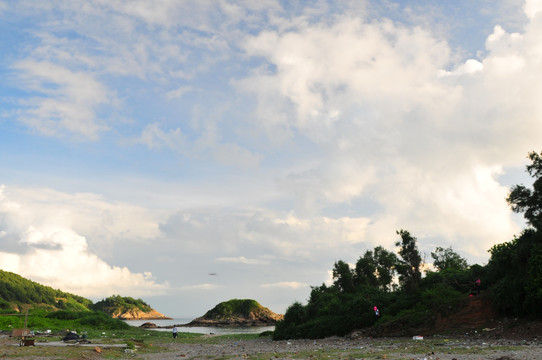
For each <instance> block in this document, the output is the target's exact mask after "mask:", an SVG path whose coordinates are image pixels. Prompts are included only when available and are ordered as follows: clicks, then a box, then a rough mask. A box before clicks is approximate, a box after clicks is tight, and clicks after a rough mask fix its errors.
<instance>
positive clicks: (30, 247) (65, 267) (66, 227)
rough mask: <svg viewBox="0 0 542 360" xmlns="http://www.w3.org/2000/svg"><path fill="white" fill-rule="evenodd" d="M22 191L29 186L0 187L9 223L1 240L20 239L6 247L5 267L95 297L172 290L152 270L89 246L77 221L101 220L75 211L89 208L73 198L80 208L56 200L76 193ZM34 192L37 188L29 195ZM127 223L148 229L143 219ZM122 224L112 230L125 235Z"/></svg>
mask: <svg viewBox="0 0 542 360" xmlns="http://www.w3.org/2000/svg"><path fill="white" fill-rule="evenodd" d="M21 193H24V189H17V190H15V191H13V192H11V191H10V189H9V188H8V187H6V186H2V187H0V215H1V216H2V218H3V219H4V224H3V225H4V227H5V230H4V231H3V234H2V237H1V238H0V239H7V238H12V239H15V241H16V242H17V246H16V247H14V248H13V249H12V251H6V250H7V249H6V247H4V251H2V252H0V264H1V267H2V269H3V270H6V271H11V272H15V273H17V274H19V275H21V276H24V277H27V278H30V279H32V280H34V281H37V282H40V283H42V284H45V285H49V286H52V287H54V288H57V289H61V290H63V291H68V292H72V293H75V294H78V295H81V296H87V297H92V298H98V297H106V296H110V295H111V294H118V293H122V294H125V295H127V296H128V295H130V296H151V295H159V294H162V293H165V292H166V291H167V290H168V288H169V286H168V284H167V283H158V282H156V280H155V279H154V278H153V276H152V274H151V273H150V272H143V273H134V272H132V271H130V269H128V268H127V267H126V266H114V265H109V264H108V263H107V262H105V261H104V260H103V259H101V258H100V257H99V256H98V255H96V254H95V253H93V252H92V251H90V250H89V248H88V241H87V239H86V238H85V237H84V236H82V235H80V234H79V233H77V232H76V231H74V230H73V229H74V228H78V224H77V223H78V222H79V221H81V220H82V221H84V222H87V221H88V222H90V223H92V222H93V220H96V219H95V216H94V217H93V216H90V217H89V218H87V219H84V220H83V219H80V218H79V217H78V216H77V215H75V213H76V212H77V211H78V210H83V209H84V204H83V203H78V202H77V201H76V200H74V199H71V201H72V202H75V203H77V206H73V204H72V206H70V205H68V204H64V205H62V206H59V207H57V206H55V201H57V202H62V201H63V200H70V199H69V198H70V197H69V196H68V195H66V194H60V193H56V194H55V195H61V196H60V198H59V197H57V198H46V196H45V194H43V193H42V195H41V196H37V197H36V198H32V197H26V196H18V194H21ZM30 193H33V191H32V190H30V191H29V192H28V193H27V194H26V195H29V194H30ZM51 194H52V192H50V191H49V195H51ZM88 204H89V203H87V205H88ZM102 206H103V204H102ZM112 208H114V207H112ZM127 208H128V207H127ZM97 210H99V209H98V208H97V207H95V208H94V209H93V210H90V211H88V209H87V211H88V212H90V213H92V212H97ZM110 210H113V209H110ZM112 212H114V211H112ZM124 215H125V216H129V214H124ZM93 218H94V219H93ZM125 221H126V225H128V224H127V223H128V222H129V223H130V224H131V225H133V226H136V227H139V229H140V230H142V231H144V232H145V225H142V226H138V225H137V218H132V219H130V220H128V219H126V220H125ZM121 223H122V222H121ZM94 225H97V224H94ZM117 226H118V227H116V226H115V225H114V224H111V223H110V227H109V229H110V230H111V231H113V232H115V233H116V234H117V235H119V234H120V233H122V232H123V231H124V227H123V225H117ZM82 228H84V226H83V227H82ZM87 229H88V228H87ZM117 231H118V232H117ZM147 233H149V231H147Z"/></svg>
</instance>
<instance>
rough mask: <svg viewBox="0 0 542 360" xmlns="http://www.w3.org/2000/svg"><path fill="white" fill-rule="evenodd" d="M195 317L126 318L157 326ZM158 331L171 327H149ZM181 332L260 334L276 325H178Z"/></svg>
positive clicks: (185, 321) (137, 322)
mask: <svg viewBox="0 0 542 360" xmlns="http://www.w3.org/2000/svg"><path fill="white" fill-rule="evenodd" d="M194 319H195V317H176V318H173V319H164V320H124V322H126V323H127V324H128V325H130V326H136V327H138V326H141V325H143V324H144V323H146V322H150V323H153V324H156V326H173V325H181V324H188V323H189V322H190V321H192V320H194ZM149 330H156V331H171V329H149ZM178 330H179V332H189V333H199V334H216V335H226V334H259V333H261V332H264V331H273V330H275V327H274V326H248V327H214V326H205V327H203V326H196V327H178Z"/></svg>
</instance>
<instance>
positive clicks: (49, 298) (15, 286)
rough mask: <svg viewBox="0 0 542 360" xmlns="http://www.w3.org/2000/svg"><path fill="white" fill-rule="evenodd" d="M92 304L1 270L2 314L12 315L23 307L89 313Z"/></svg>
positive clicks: (0, 306) (78, 297) (0, 294)
mask: <svg viewBox="0 0 542 360" xmlns="http://www.w3.org/2000/svg"><path fill="white" fill-rule="evenodd" d="M90 304H92V302H91V301H90V300H88V299H85V298H83V297H81V296H77V295H73V294H69V293H65V292H63V291H60V290H55V289H53V288H52V287H49V286H44V285H41V284H38V283H36V282H33V281H30V280H28V279H25V278H23V277H22V276H19V275H17V274H14V273H12V272H8V271H3V270H0V312H1V313H10V312H13V311H14V310H19V309H20V308H22V307H28V306H29V305H31V306H32V307H45V308H50V309H51V310H57V309H62V310H71V311H88V310H89V308H88V306H89V305H90Z"/></svg>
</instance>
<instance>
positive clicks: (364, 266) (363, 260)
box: [354, 250, 378, 287]
mask: <svg viewBox="0 0 542 360" xmlns="http://www.w3.org/2000/svg"><path fill="white" fill-rule="evenodd" d="M376 267H377V264H376V260H375V257H374V255H373V252H372V251H370V250H367V251H366V252H365V254H363V256H361V257H360V258H359V259H358V261H357V262H356V268H355V269H354V282H355V284H356V285H368V286H375V287H376V286H378V278H377V277H376V276H377V272H376Z"/></svg>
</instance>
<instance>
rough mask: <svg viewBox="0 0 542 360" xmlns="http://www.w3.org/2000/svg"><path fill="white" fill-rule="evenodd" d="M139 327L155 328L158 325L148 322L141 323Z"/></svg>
mask: <svg viewBox="0 0 542 360" xmlns="http://www.w3.org/2000/svg"><path fill="white" fill-rule="evenodd" d="M139 327H140V328H144V329H155V328H157V327H158V326H156V324H155V323H151V322H146V323H143V324H141V325H140V326H139Z"/></svg>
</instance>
